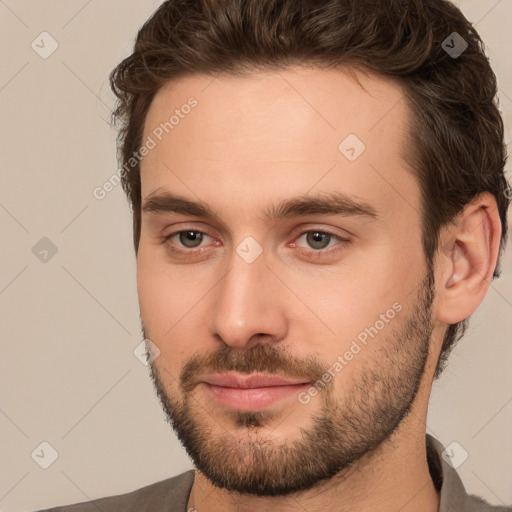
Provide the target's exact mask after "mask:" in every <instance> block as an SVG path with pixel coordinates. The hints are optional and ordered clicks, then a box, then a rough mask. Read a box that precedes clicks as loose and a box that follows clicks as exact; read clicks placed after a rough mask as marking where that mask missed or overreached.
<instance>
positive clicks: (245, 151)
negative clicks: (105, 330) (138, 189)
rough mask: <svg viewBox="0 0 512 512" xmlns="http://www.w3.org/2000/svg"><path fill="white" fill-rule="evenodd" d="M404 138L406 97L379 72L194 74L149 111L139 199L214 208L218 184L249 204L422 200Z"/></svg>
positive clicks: (163, 93)
mask: <svg viewBox="0 0 512 512" xmlns="http://www.w3.org/2000/svg"><path fill="white" fill-rule="evenodd" d="M191 99H193V101H192V102H191ZM190 104H195V106H194V107H193V108H189V107H188V106H187V105H190ZM172 116H174V118H173V119H171V117H172ZM170 121H171V122H170ZM408 133H409V107H408V104H407V102H406V100H405V96H404V94H403V91H402V89H401V88H400V86H399V85H397V84H396V83H395V82H393V81H392V80H390V79H387V78H385V77H382V76H377V75H369V74H363V73H361V72H357V71H351V72H348V70H346V69H341V68H340V69H328V70H327V69H318V68H314V67H307V66H295V67H290V68H287V69H284V70H267V71H261V72H258V73H251V74H247V75H244V76H233V75H226V74H220V75H217V76H210V75H190V76H186V77H182V78H180V79H179V80H177V81H171V82H169V83H167V84H166V85H164V86H163V87H162V88H161V89H160V90H159V91H158V93H157V94H156V95H155V98H154V100H153V102H152V104H151V106H150V109H149V111H148V114H147V117H146V122H145V126H144V135H143V142H144V141H147V140H148V138H152V139H154V142H155V147H154V149H152V150H151V151H149V153H148V154H147V156H145V157H144V158H143V160H142V163H141V178H142V198H143V199H144V197H146V196H147V195H149V194H151V193H152V192H154V191H155V190H156V189H162V188H163V189H170V190H172V189H176V188H179V189H180V190H179V192H182V195H187V194H188V195H189V196H190V195H191V194H190V187H194V195H196V196H200V197H201V199H204V200H206V199H212V203H213V202H214V199H213V197H212V185H214V187H215V191H216V192H222V193H221V194H219V195H218V197H224V198H225V197H227V196H229V195H230V194H231V195H233V193H235V191H236V195H237V196H238V199H239V202H240V203H243V202H245V204H246V205H249V204H255V202H261V201H265V199H268V198H269V197H270V196H269V195H273V196H275V198H276V199H284V198H285V197H286V196H287V195H290V194H292V193H293V194H306V193H308V191H310V190H312V189H313V188H315V189H316V190H315V191H320V192H321V191H327V190H329V191H332V190H333V189H335V190H340V191H344V192H346V193H349V194H352V195H355V196H358V197H362V196H366V197H365V198H366V199H369V200H370V201H371V200H373V202H374V203H375V204H378V203H380V204H381V205H382V204H385V203H386V202H387V203H388V204H389V206H390V207H391V206H392V203H396V202H397V201H400V202H403V201H404V195H405V196H408V197H409V200H408V202H409V203H414V202H415V201H416V203H418V204H419V198H418V197H417V195H418V194H417V192H418V190H417V186H416V183H415V180H414V179H413V176H412V175H411V173H410V170H409V169H408V166H407V164H406V162H405V160H404V158H403V157H404V155H403V152H404V150H406V148H407V135H408ZM184 187H185V188H184ZM187 189H188V190H187ZM244 194H246V197H244V198H243V199H242V196H243V195H244Z"/></svg>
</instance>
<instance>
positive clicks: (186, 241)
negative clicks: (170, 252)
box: [164, 229, 209, 249]
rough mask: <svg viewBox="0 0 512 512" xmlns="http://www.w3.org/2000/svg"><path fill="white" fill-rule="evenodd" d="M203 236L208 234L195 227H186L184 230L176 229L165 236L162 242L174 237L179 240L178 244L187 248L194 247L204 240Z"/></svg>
mask: <svg viewBox="0 0 512 512" xmlns="http://www.w3.org/2000/svg"><path fill="white" fill-rule="evenodd" d="M205 236H209V235H207V234H206V233H203V232H202V231H198V230H196V229H187V230H184V231H176V232H175V233H171V234H170V235H168V236H166V237H165V239H164V243H165V242H168V241H169V240H172V239H173V238H175V237H176V238H177V239H178V242H179V243H178V245H181V246H183V247H185V248H187V249H196V248H198V247H200V244H201V242H202V241H203V240H204V237H205Z"/></svg>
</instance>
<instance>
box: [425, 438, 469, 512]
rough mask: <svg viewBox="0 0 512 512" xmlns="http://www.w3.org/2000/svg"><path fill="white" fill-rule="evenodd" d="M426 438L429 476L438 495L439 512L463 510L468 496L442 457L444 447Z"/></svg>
mask: <svg viewBox="0 0 512 512" xmlns="http://www.w3.org/2000/svg"><path fill="white" fill-rule="evenodd" d="M426 438H427V461H428V467H429V470H430V475H431V477H432V481H433V482H434V485H435V487H436V489H437V490H438V492H439V493H440V502H439V512H453V511H458V510H464V509H465V504H466V503H467V501H468V499H469V496H468V494H467V492H466V489H465V488H464V484H463V483H462V480H461V479H460V477H459V475H458V474H457V472H456V471H455V469H454V468H453V467H452V466H450V465H449V464H448V463H447V462H446V461H445V460H444V458H443V457H442V453H443V451H444V446H443V445H442V444H441V443H440V442H439V441H438V440H437V439H435V438H434V437H432V436H431V435H430V434H426Z"/></svg>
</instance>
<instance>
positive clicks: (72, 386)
mask: <svg viewBox="0 0 512 512" xmlns="http://www.w3.org/2000/svg"><path fill="white" fill-rule="evenodd" d="M159 3H160V2H158V1H150V0H144V1H142V0H123V1H121V0H116V1H113V0H109V1H106V0H103V1H100V0H89V1H87V0H82V1H80V2H78V1H74V2H71V1H67V2H66V1H57V0H47V1H39V2H33V1H28V0H17V1H15V0H0V21H1V25H0V34H1V38H2V39H1V41H2V66H1V68H0V119H1V127H2V131H1V141H2V165H1V172H2V187H1V190H0V222H1V226H2V240H3V243H2V251H1V274H0V308H1V310H0V311H1V326H2V327H1V329H2V331H1V338H0V339H1V343H2V346H1V348H2V353H1V359H0V361H1V362H0V364H1V366H0V378H1V387H0V429H1V444H0V461H1V463H0V510H2V511H6V510H9V511H13V512H16V511H28V510H34V509H39V508H43V507H49V506H52V505H57V504H66V503H73V502H78V501H85V500H88V499H93V498H97V497H100V496H105V495H112V494H119V493H124V492H128V491H130V490H133V489H136V488H138V487H141V486H143V485H146V484H149V483H152V482H155V481H157V480H161V479H164V478H167V477H169V476H172V475H175V474H178V473H180V472H182V471H184V470H186V469H189V468H191V463H190V461H189V460H188V458H187V456H186V454H185V452H184V451H183V449H182V448H181V446H180V444H179V442H178V441H177V439H176V438H175V436H174V434H173V432H172V429H171V427H170V426H169V425H168V424H167V423H165V422H164V414H163V412H162V411H161V409H160V404H159V402H158V400H157V398H156V397H155V396H154V393H153V388H152V384H151V381H150V379H149V373H148V369H147V367H145V366H144V365H143V364H142V363H141V362H139V360H138V359H137V358H136V357H135V356H134V354H133V350H134V349H135V347H136V346H137V345H138V344H139V343H140V341H141V336H140V321H139V309H138V303H137V296H136V284H135V257H134V253H133V249H132V239H131V218H130V212H129V209H128V206H127V202H126V199H125V197H124V195H123V193H122V190H121V187H120V186H118V187H116V188H114V190H112V191H111V192H110V193H108V194H107V196H106V197H105V198H104V199H103V200H98V199H95V197H94V196H93V190H94V189H95V188H96V187H98V186H102V185H103V183H105V182H106V181H107V180H108V179H109V178H110V177H111V176H112V174H114V173H115V172H116V169H117V165H116V160H115V146H114V141H115V133H114V132H113V131H112V130H111V129H110V128H109V126H108V124H107V122H106V120H108V116H109V109H110V108H111V107H112V100H113V98H112V95H111V93H110V91H109V87H108V83H107V76H108V73H109V71H110V70H111V69H112V68H113V66H114V65H115V64H116V63H117V62H118V61H119V60H120V59H121V58H122V57H124V56H126V55H127V54H128V53H129V51H130V48H131V45H132V43H133V39H134V37H135V34H136V31H137V29H138V28H139V27H140V25H141V24H142V23H143V22H144V21H145V20H146V19H147V17H148V16H149V15H150V13H152V12H153V10H154V9H155V8H156V7H157V6H158V5H159ZM460 6H461V8H462V10H463V12H464V13H465V14H466V16H467V17H468V18H469V19H470V20H471V21H472V22H474V23H475V24H476V27H477V29H478V30H479V32H480V33H481V35H482V37H483V38H484V40H485V41H486V43H487V45H488V47H489V55H490V57H491V60H492V63H493V65H494V68H495V71H496V74H497V76H498V78H499V84H500V89H501V93H500V97H501V106H502V109H503V111H504V116H505V121H506V124H507V140H508V142H510V141H511V138H512V137H511V124H512V66H511V65H510V54H511V43H510V26H511V22H512V1H511V0H501V1H497V0H492V1H487V0H485V1H484V0H462V1H461V2H460ZM43 31H46V32H48V33H49V34H51V36H52V37H53V38H54V39H55V40H56V41H57V43H58V45H59V46H58V48H57V50H56V51H55V52H54V53H53V54H52V55H51V56H50V57H48V58H47V59H43V58H41V57H40V56H39V55H38V54H37V53H36V52H35V51H34V50H33V49H32V48H31V43H32V41H33V40H35V39H36V38H37V37H38V36H39V34H41V32H43ZM45 37H47V36H45ZM37 41H40V38H39V39H36V43H37ZM45 41H46V43H45V48H46V49H48V48H50V40H49V39H46V40H45ZM510 168H511V167H510V165H509V170H510ZM509 181H510V176H509ZM43 237H47V238H48V239H50V240H51V241H52V243H53V244H54V245H55V246H56V248H57V253H56V254H55V255H54V256H53V257H51V253H49V254H48V256H47V259H48V261H47V262H46V263H43V262H42V261H40V260H39V259H38V258H37V257H36V255H35V254H34V253H33V252H32V248H33V246H34V245H35V244H36V243H38V241H39V240H40V239H41V238H43ZM511 334H512V249H510V248H509V250H508V251H507V253H506V257H505V260H504V261H503V275H502V277H501V278H500V279H498V280H496V281H494V282H493V283H492V285H491V288H490V290H489V293H488V296H487V298H486V299H485V301H484V303H483V304H482V306H481V307H480V308H479V310H478V311H477V312H476V313H475V315H474V317H473V319H472V322H471V328H470V330H469V333H468V335H467V336H466V338H464V340H463V341H461V343H460V344H459V346H458V347H457V348H456V350H455V351H454V353H453V355H452V358H451V363H450V365H449V367H448V369H447V370H446V371H445V373H444V375H443V377H442V378H441V380H440V381H439V382H437V383H436V385H435V387H434V390H433V396H432V400H431V409H430V414H429V421H428V427H429V429H428V431H429V432H430V433H432V434H434V435H435V436H436V437H437V438H438V439H440V440H441V441H442V442H443V443H444V445H445V446H447V445H449V444H450V443H451V442H452V441H457V442H458V443H459V444H460V445H461V446H462V447H464V449H465V450H466V451H467V452H468V453H469V457H468V459H467V460H466V461H465V462H464V463H463V464H462V465H461V466H460V467H459V469H458V471H459V474H460V475H461V477H462V479H463V481H464V483H465V485H466V487H467V489H469V491H470V492H472V493H477V494H480V495H482V496H484V497H485V498H486V499H488V500H489V501H490V502H492V503H495V504H500V503H508V504H510V503H512V477H511V472H512V462H511V461H512V372H511V371H510V365H511V361H512V344H511V343H510V340H511ZM43 441H46V442H48V443H50V445H51V446H52V447H53V448H54V449H55V450H56V451H57V452H58V458H57V459H56V460H55V462H54V463H53V464H52V465H51V466H50V467H49V468H48V469H42V468H41V467H40V466H39V465H38V464H37V463H36V462H35V460H33V458H32V457H31V454H32V453H33V452H34V450H36V448H38V447H39V445H40V443H41V442H43ZM36 453H41V451H40V449H39V452H38V451H37V450H36ZM45 453H46V455H45V456H47V455H48V454H49V453H50V452H49V450H46V452H45ZM34 458H35V459H36V460H37V456H36V455H34ZM41 459H42V458H41V457H40V459H39V460H41ZM47 460H49V459H47Z"/></svg>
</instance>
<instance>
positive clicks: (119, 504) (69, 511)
mask: <svg viewBox="0 0 512 512" xmlns="http://www.w3.org/2000/svg"><path fill="white" fill-rule="evenodd" d="M193 482H194V470H189V471H186V472H184V473H181V474H180V475H177V476H175V477H172V478H168V479H166V480H161V481H160V482H156V483H154V484H150V485H146V486H145V487H141V488H140V489H137V490H135V491H132V492H129V493H126V494H120V495H117V496H108V497H105V498H99V499H96V500H92V501H87V502H81V503H74V504H72V505H64V506H59V507H54V508H49V509H44V510H40V511H38V512H98V510H101V511H102V512H118V511H123V512H128V511H134V512H135V511H137V512H143V511H148V512H149V511H151V512H159V511H160V510H162V511H164V510H165V511H166V512H171V511H172V512H174V511H176V512H184V511H185V510H186V506H187V502H188V498H189V494H190V490H191V488H192V484H193Z"/></svg>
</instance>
